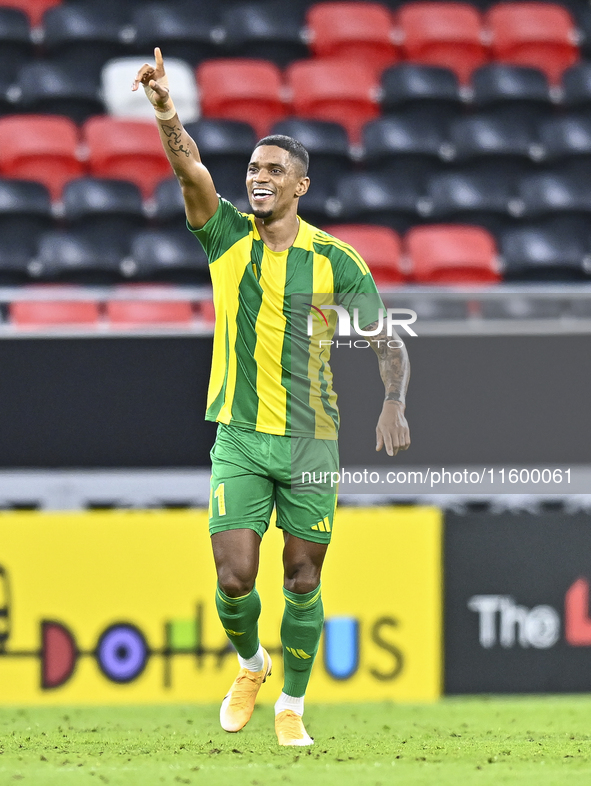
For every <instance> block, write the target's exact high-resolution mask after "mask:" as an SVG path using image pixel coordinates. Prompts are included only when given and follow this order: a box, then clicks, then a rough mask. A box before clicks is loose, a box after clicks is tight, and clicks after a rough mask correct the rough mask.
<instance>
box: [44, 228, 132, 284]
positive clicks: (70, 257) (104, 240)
mask: <svg viewBox="0 0 591 786" xmlns="http://www.w3.org/2000/svg"><path fill="white" fill-rule="evenodd" d="M128 251H129V241H128V239H127V237H126V236H125V235H116V234H115V233H110V234H102V235H99V236H98V237H97V235H96V234H95V233H94V232H92V231H85V230H84V229H82V228H79V229H72V230H57V231H50V232H46V233H45V234H43V235H42V236H41V239H40V241H39V252H38V254H37V256H36V258H35V259H34V260H32V261H31V263H30V264H29V273H30V275H31V277H32V278H36V279H38V280H43V281H71V282H76V283H80V284H112V283H115V282H117V281H120V280H121V263H122V262H123V260H124V258H125V257H126V255H127V254H128Z"/></svg>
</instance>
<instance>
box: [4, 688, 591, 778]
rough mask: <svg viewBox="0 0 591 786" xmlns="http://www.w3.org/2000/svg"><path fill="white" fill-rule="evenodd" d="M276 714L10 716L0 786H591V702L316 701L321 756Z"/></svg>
mask: <svg viewBox="0 0 591 786" xmlns="http://www.w3.org/2000/svg"><path fill="white" fill-rule="evenodd" d="M272 718H273V710H272V707H271V706H262V707H258V708H257V709H256V710H255V713H254V715H253V718H252V720H251V721H250V723H249V725H248V726H247V727H246V728H245V729H244V730H243V731H241V732H239V733H238V734H226V733H225V732H223V731H222V730H221V729H220V728H219V725H218V707H217V706H216V707H212V706H206V707H189V706H179V707H177V706H167V707H123V708H120V707H118V708H103V707H101V708H62V707H60V708H26V709H25V708H22V709H19V708H12V709H6V708H4V709H0V785H1V786H8V785H9V784H10V785H12V784H16V783H17V782H19V783H20V782H22V784H23V786H70V785H73V784H76V786H87V785H88V786H90V785H92V786H102V784H111V786H160V784H166V785H167V786H168V785H169V786H177V784H197V786H199V785H202V786H251V785H252V786H289V784H306V786H337V785H338V786H343V785H344V786H349V784H351V786H390V784H401V785H402V784H403V785H404V786H413V785H414V784H429V786H430V785H431V784H433V786H451V784H453V786H458V784H461V786H471V784H487V785H488V784H495V786H497V785H498V784H516V785H518V786H521V785H522V784H523V786H541V785H542V784H544V786H545V785H546V784H552V785H554V784H555V785H556V786H564V785H565V784H568V785H569V786H578V785H579V784H581V786H582V784H585V785H586V786H588V784H589V783H591V696H577V697H572V696H563V697H535V698H531V697H528V698H468V699H464V698H461V699H459V698H458V699H445V700H443V701H441V702H440V703H438V704H434V705H425V706H404V705H394V704H360V705H359V704H358V705H330V706H329V705H312V704H310V705H309V706H308V707H307V709H306V725H307V727H308V730H309V732H310V734H311V735H312V736H314V737H315V738H316V744H315V745H314V746H313V747H312V748H300V749H297V748H279V747H278V746H277V744H276V742H275V735H274V732H273V725H272Z"/></svg>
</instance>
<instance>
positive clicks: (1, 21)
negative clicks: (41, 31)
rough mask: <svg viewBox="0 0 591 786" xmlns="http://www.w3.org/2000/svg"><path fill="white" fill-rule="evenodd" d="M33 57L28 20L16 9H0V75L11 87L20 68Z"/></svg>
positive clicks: (4, 82)
mask: <svg viewBox="0 0 591 786" xmlns="http://www.w3.org/2000/svg"><path fill="white" fill-rule="evenodd" d="M32 56H33V43H32V41H31V31H30V29H29V19H28V17H27V15H26V14H25V13H24V12H23V11H19V10H18V9H16V8H0V73H1V74H2V82H3V85H4V86H8V85H11V84H12V83H13V82H14V81H15V80H16V77H17V74H18V72H19V70H20V69H21V67H22V66H23V65H25V63H27V62H28V61H29V60H30V59H31V57H32Z"/></svg>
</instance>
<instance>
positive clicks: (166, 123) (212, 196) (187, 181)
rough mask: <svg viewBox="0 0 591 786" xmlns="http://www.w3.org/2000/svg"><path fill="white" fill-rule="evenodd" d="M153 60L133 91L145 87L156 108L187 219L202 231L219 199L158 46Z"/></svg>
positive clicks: (165, 147)
mask: <svg viewBox="0 0 591 786" xmlns="http://www.w3.org/2000/svg"><path fill="white" fill-rule="evenodd" d="M154 58H155V61H156V65H155V66H151V65H148V64H147V63H146V64H145V65H143V66H142V67H141V68H140V70H139V71H138V73H137V75H136V77H135V79H134V82H133V85H132V88H131V89H132V90H134V91H135V90H137V89H138V88H139V86H140V84H141V85H143V87H144V90H145V92H146V96H147V97H148V100H149V101H150V103H151V104H152V106H153V107H154V110H155V113H156V122H157V123H158V129H159V131H160V139H161V140H162V145H163V147H164V151H165V153H166V155H167V157H168V160H169V161H170V165H171V167H172V169H173V171H174V173H175V175H176V176H177V178H178V181H179V183H180V185H181V188H182V191H183V198H184V200H185V212H186V214H187V219H188V221H189V224H190V225H191V226H192V227H193V228H194V229H200V228H201V227H202V226H203V225H204V224H206V223H207V222H208V221H209V219H210V218H211V217H212V216H213V214H214V213H215V211H216V210H217V208H218V204H219V198H218V195H217V194H216V190H215V186H214V184H213V180H212V179H211V175H210V174H209V172H208V171H207V169H206V168H205V167H204V166H203V164H202V163H201V156H200V155H199V150H198V149H197V145H196V144H195V142H194V140H193V139H191V137H190V136H189V134H187V132H186V131H185V129H184V128H183V125H182V123H181V121H180V120H179V118H178V115H177V113H176V110H175V108H174V104H173V101H172V98H171V96H170V91H169V89H168V78H167V76H166V73H165V71H164V61H163V59H162V53H161V51H160V49H159V48H158V47H156V49H154Z"/></svg>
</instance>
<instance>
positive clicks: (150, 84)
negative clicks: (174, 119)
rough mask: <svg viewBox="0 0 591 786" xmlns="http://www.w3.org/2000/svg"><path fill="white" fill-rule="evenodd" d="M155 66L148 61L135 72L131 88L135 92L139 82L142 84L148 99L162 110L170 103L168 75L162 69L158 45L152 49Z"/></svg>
mask: <svg viewBox="0 0 591 786" xmlns="http://www.w3.org/2000/svg"><path fill="white" fill-rule="evenodd" d="M154 59H155V61H156V65H155V66H151V65H149V64H148V63H144V65H143V66H142V67H141V68H140V70H139V71H138V72H137V74H136V77H135V79H134V80H133V85H132V86H131V89H132V90H133V91H134V92H135V91H136V90H137V89H138V88H139V86H140V84H141V85H143V87H144V90H145V91H146V95H147V96H148V100H149V101H150V103H151V104H152V105H153V106H154V108H155V109H158V110H159V111H164V110H166V109H167V108H168V106H169V105H170V101H171V99H170V91H169V89H168V77H167V76H166V72H165V71H164V60H163V58H162V52H161V51H160V48H159V47H156V48H155V49H154Z"/></svg>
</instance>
